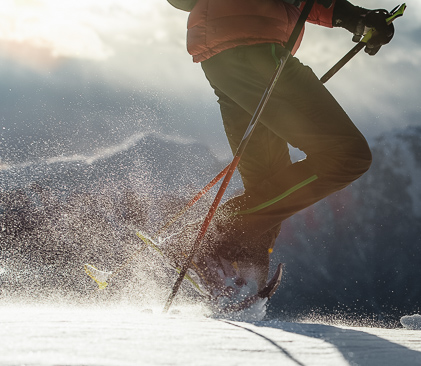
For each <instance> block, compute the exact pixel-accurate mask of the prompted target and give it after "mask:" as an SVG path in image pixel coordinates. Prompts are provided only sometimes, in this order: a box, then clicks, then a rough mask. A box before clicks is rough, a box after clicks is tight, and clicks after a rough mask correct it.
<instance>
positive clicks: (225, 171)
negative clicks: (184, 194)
mask: <svg viewBox="0 0 421 366" xmlns="http://www.w3.org/2000/svg"><path fill="white" fill-rule="evenodd" d="M229 167H230V164H228V165H227V166H226V167H225V168H224V169H223V170H221V172H220V173H219V174H218V175H217V176H215V178H213V179H212V180H211V181H210V182H209V183H208V184H207V185H206V186H205V187H204V188H202V189H201V190H200V191H199V192H198V193H197V194H196V195H195V196H194V197H193V198H192V199H191V200H190V201H189V202H188V203H187V204H186V206H184V208H182V209H181V210H180V211H178V212H177V213H176V214H175V215H174V216H173V217H172V218H171V219H170V220H168V222H167V223H166V224H165V225H164V226H163V227H162V228H161V229H159V230H158V232H157V233H156V234H155V235H154V237H155V238H157V237H159V235H160V234H161V233H162V232H163V231H165V230H167V229H168V228H169V227H170V226H171V225H172V224H174V222H176V221H177V220H178V219H179V218H180V217H181V216H182V215H183V214H184V213H185V212H186V211H187V210H188V209H189V208H190V207H192V206H193V205H194V204H195V203H196V202H197V201H199V200H200V199H201V198H202V196H204V195H205V194H206V193H208V192H209V190H210V189H211V188H212V187H213V186H214V185H215V184H216V183H218V182H219V181H220V180H221V179H222V178H223V177H224V176H225V175H226V174H227V172H228V169H229Z"/></svg>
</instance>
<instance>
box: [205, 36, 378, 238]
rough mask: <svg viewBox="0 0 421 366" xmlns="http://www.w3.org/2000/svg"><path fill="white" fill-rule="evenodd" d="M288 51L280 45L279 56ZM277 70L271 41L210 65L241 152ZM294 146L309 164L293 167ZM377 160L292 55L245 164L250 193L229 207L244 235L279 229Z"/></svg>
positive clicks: (233, 139)
mask: <svg viewBox="0 0 421 366" xmlns="http://www.w3.org/2000/svg"><path fill="white" fill-rule="evenodd" d="M282 51H283V49H282V47H281V46H280V45H276V54H278V55H279V53H280V52H282ZM275 67H276V60H275V57H274V55H273V52H272V45H271V44H260V45H255V46H246V47H237V48H234V49H230V50H227V51H224V52H221V53H220V54H217V55H216V56H213V57H212V58H210V59H209V60H206V61H204V62H202V68H203V70H204V72H205V74H206V77H207V78H208V80H209V82H210V84H211V86H212V87H213V89H214V90H215V94H216V95H217V96H218V103H219V104H220V108H221V114H222V118H223V122H224V127H225V132H226V135H227V137H228V140H229V143H230V145H231V148H232V150H233V151H236V149H237V147H238V145H239V143H240V141H241V139H242V137H243V134H244V132H245V130H246V128H247V126H248V124H249V122H250V120H251V118H252V115H253V113H254V111H255V109H256V107H257V105H258V103H259V101H260V99H261V97H262V95H263V92H264V90H265V89H266V87H267V86H268V83H269V81H270V78H271V76H272V74H273V72H274V70H275ZM288 143H289V144H291V145H292V146H294V147H296V148H299V149H300V150H302V151H303V152H304V153H305V154H306V159H304V160H301V161H299V162H296V163H294V164H292V163H291V160H290V156H289V150H288V145H287V144H288ZM370 163H371V153H370V149H369V147H368V145H367V142H366V140H365V139H364V137H363V136H362V134H361V133H360V132H359V131H358V129H357V128H356V127H355V125H354V124H353V123H352V121H351V120H350V118H349V117H348V116H347V114H346V113H345V112H344V110H343V109H342V108H341V107H340V105H339V104H338V103H337V102H336V100H335V99H334V98H333V97H332V95H331V94H330V93H329V92H328V91H327V89H326V88H325V87H324V85H323V84H322V83H321V82H320V81H319V79H318V78H317V77H316V76H315V75H314V73H313V71H312V70H311V69H310V68H309V67H307V66H304V65H303V64H301V63H300V62H299V60H298V59H297V58H295V57H290V58H289V60H288V62H287V64H286V65H285V68H284V70H283V72H282V74H281V76H280V78H279V80H278V82H277V84H276V87H275V89H274V91H273V94H272V96H271V98H270V100H269V102H268V104H267V106H266V108H265V110H264V112H263V114H262V117H261V119H260V121H259V124H258V125H257V127H256V130H255V132H254V133H253V135H252V137H251V140H250V142H249V144H248V146H247V148H246V150H245V152H244V155H243V156H242V158H241V161H240V164H239V171H240V174H241V177H242V179H243V183H244V187H245V194H244V195H243V196H241V197H237V198H235V199H234V200H232V201H231V202H229V203H228V204H226V205H225V207H230V208H231V207H234V209H235V210H237V211H238V210H239V211H240V214H238V215H237V216H235V217H236V219H237V220H235V222H236V223H237V224H238V225H237V227H241V229H238V230H237V233H236V237H237V238H240V237H241V235H243V236H244V237H246V238H251V237H259V236H261V235H263V234H265V233H268V232H270V231H274V230H275V231H276V230H278V228H279V225H280V223H281V222H282V221H283V220H285V219H286V218H288V217H290V216H291V215H293V214H294V213H296V212H297V211H299V210H301V209H304V208H306V207H308V206H310V205H312V204H313V203H315V202H317V201H319V200H320V199H322V198H324V197H326V196H328V195H329V194H331V193H333V192H335V191H338V190H340V189H342V188H344V187H345V186H347V185H348V184H350V183H351V182H352V181H354V180H355V179H357V178H358V177H360V176H361V175H362V174H363V173H364V172H365V171H367V169H368V168H369V166H370ZM271 200H272V201H273V202H272V204H271V205H268V206H267V207H266V205H263V206H262V203H265V202H268V201H271ZM262 207H263V208H262ZM253 208H256V209H255V210H253ZM250 209H251V210H250ZM247 210H248V211H247ZM269 237H273V235H269ZM256 244H257V243H256ZM260 244H261V245H263V246H267V245H269V244H267V245H265V244H264V243H260ZM271 245H273V243H272V244H271ZM269 246H270V245H269Z"/></svg>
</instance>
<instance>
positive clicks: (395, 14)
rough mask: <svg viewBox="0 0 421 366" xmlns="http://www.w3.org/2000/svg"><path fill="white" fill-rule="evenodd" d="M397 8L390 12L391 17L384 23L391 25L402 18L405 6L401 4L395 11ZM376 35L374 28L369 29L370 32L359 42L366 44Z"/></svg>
mask: <svg viewBox="0 0 421 366" xmlns="http://www.w3.org/2000/svg"><path fill="white" fill-rule="evenodd" d="M398 6H399V5H398ZM396 9H397V7H396V8H395V9H394V10H392V15H391V16H390V17H389V18H387V19H386V23H387V24H388V25H389V24H392V22H393V21H394V20H395V19H396V18H399V17H401V16H403V13H404V12H405V9H406V4H405V3H403V4H402V5H401V6H399V8H398V9H397V10H396ZM375 33H376V29H375V28H370V30H369V31H368V32H367V33H366V35H365V36H364V37H363V39H362V40H361V42H363V43H367V42H368V41H369V40H370V39H371V37H373V35H374V34H375Z"/></svg>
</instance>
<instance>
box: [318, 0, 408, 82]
mask: <svg viewBox="0 0 421 366" xmlns="http://www.w3.org/2000/svg"><path fill="white" fill-rule="evenodd" d="M398 7H399V8H398ZM405 9H406V4H402V5H401V6H399V5H398V6H397V7H396V8H395V9H393V10H392V12H391V14H392V15H391V16H390V17H389V18H387V19H386V22H387V24H391V23H392V22H393V21H394V20H395V19H396V18H398V17H401V16H402V15H403V13H404V11H405ZM375 32H376V30H375V29H374V28H371V29H370V30H369V31H368V32H367V33H366V35H365V36H364V37H363V39H362V40H361V41H360V42H358V43H357V44H356V45H355V46H354V47H353V48H352V49H351V50H350V51H349V52H348V53H347V54H346V55H345V56H344V57H342V58H341V59H340V60H339V61H338V62H337V63H336V64H335V65H334V66H333V67H332V68H331V69H330V70H329V71H328V72H327V73H326V74H324V75H323V76H322V77H321V78H320V81H321V82H322V83H325V82H326V81H328V80H329V79H330V78H331V77H332V76H333V75H335V74H336V73H337V72H338V71H339V70H340V69H342V67H344V66H345V64H346V63H348V61H349V60H351V59H352V58H353V57H354V56H355V55H356V54H357V53H358V52H360V51H361V50H362V49H363V48H364V47H365V46H366V45H367V42H368V41H369V40H370V39H371V37H372V36H373V35H374V34H375Z"/></svg>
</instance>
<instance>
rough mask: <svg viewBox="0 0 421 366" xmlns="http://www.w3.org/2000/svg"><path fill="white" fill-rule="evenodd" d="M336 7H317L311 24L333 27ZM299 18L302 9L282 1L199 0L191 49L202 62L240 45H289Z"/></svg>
mask: <svg viewBox="0 0 421 366" xmlns="http://www.w3.org/2000/svg"><path fill="white" fill-rule="evenodd" d="M303 5H304V4H303ZM303 5H302V6H303ZM334 6H335V4H334V3H333V4H332V6H331V7H330V8H329V9H326V8H324V7H323V6H322V5H319V4H315V5H314V6H313V9H312V11H311V13H310V16H309V17H308V19H307V21H309V22H311V23H315V24H319V25H323V26H325V27H332V14H333V8H334ZM299 15H300V9H298V8H297V7H296V6H294V5H291V4H288V3H285V2H283V1H281V0H198V1H197V3H196V6H195V7H194V8H193V10H192V11H191V13H190V16H189V20H188V24H187V29H188V31H187V49H188V51H189V53H190V54H191V55H192V56H193V61H194V62H201V61H204V60H206V59H208V58H210V57H212V56H214V55H216V54H217V53H219V52H221V51H224V50H226V49H230V48H234V47H237V46H246V45H253V44H257V43H280V44H285V43H286V42H287V41H288V39H289V36H290V35H291V33H292V30H293V28H294V25H295V23H296V22H297V20H298V17H299ZM303 31H304V30H303ZM302 36H303V32H302V33H301V36H300V37H299V40H298V41H297V43H296V45H295V48H294V50H293V53H294V52H295V51H296V50H297V48H298V47H299V45H300V42H301V39H302Z"/></svg>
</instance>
